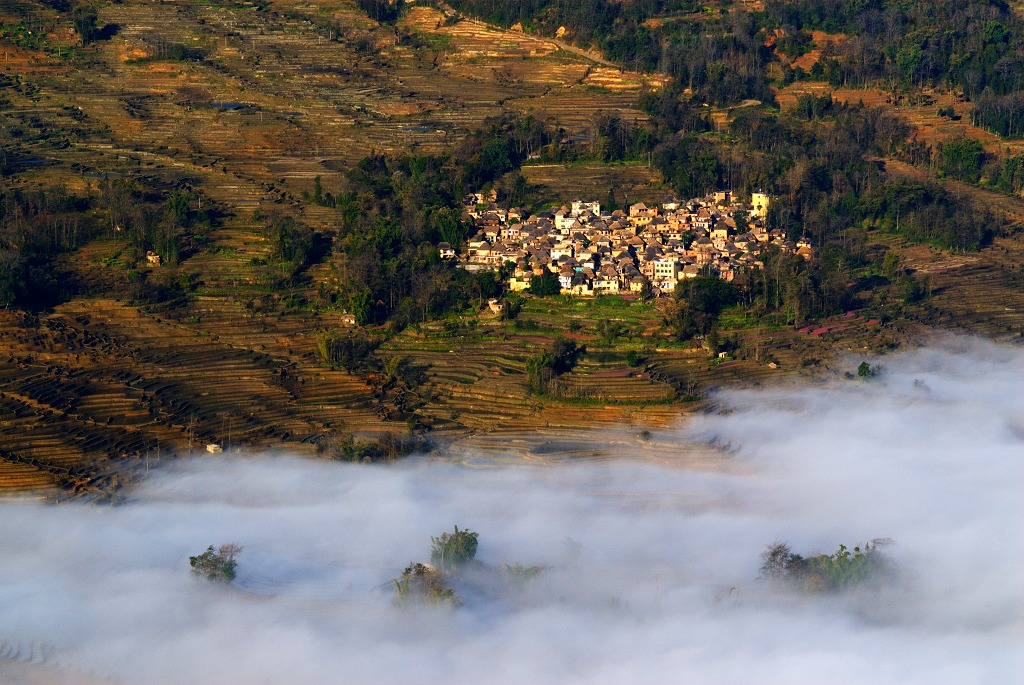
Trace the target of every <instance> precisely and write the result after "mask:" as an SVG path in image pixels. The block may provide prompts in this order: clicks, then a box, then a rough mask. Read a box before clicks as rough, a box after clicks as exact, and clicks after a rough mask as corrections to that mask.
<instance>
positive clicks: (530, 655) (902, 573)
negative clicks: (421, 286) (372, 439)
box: [0, 340, 1024, 685]
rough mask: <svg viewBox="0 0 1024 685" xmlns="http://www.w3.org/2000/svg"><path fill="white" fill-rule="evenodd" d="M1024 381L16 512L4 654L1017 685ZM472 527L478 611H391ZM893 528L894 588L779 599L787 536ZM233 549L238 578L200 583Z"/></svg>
mask: <svg viewBox="0 0 1024 685" xmlns="http://www.w3.org/2000/svg"><path fill="white" fill-rule="evenodd" d="M851 368H855V363H854V364H853V366H852V367H851ZM1020 388H1024V353H1022V352H1021V351H1019V350H1009V349H1004V348H999V347H996V346H993V345H989V344H985V343H980V342H976V341H970V340H951V341H950V342H948V343H947V344H945V345H943V346H940V347H936V348H932V349H927V350H923V351H918V352H915V353H911V354H906V355H901V356H897V357H893V358H891V359H890V360H888V361H887V364H886V368H885V370H884V372H883V373H882V374H881V375H880V376H879V377H877V378H874V379H871V380H870V381H860V380H857V381H847V382H835V383H827V384H821V385H815V386H806V387H799V388H787V389H777V390H772V391H761V392H734V393H726V394H723V395H722V396H721V398H720V399H721V401H722V402H723V404H724V405H725V406H727V407H728V408H729V409H730V411H729V412H728V413H725V414H720V415H713V416H706V417H701V418H699V419H696V420H692V421H690V422H689V423H687V424H686V425H685V426H684V427H682V428H680V429H679V430H678V431H677V432H674V433H671V434H666V435H662V436H659V439H663V440H664V439H669V440H678V441H680V443H683V442H693V441H703V440H708V439H709V438H712V437H713V438H715V442H716V444H719V445H721V444H724V445H728V446H729V449H727V450H721V449H719V450H717V452H716V453H717V454H718V455H719V458H720V460H721V464H722V468H721V469H720V470H715V471H695V470H691V469H686V468H682V467H680V466H675V465H672V464H653V463H648V462H647V461H645V460H644V459H643V452H644V450H643V448H642V445H641V444H640V443H638V445H637V447H636V450H635V453H632V454H631V453H624V454H623V455H622V458H620V459H616V460H612V461H608V462H589V463H575V464H574V463H566V464H563V465H559V466H555V467H535V466H522V467H508V466H507V465H503V466H501V467H496V468H480V467H475V468H470V467H466V466H462V465H459V464H452V463H446V462H441V461H433V460H426V459H413V460H411V461H409V462H406V463H403V464H401V465H398V466H389V467H369V466H353V465H343V464H332V463H324V462H316V461H309V460H301V459H297V458H291V457H287V456H283V455H273V456H249V457H245V458H222V457H220V456H218V457H216V458H209V459H204V460H196V461H191V462H180V463H177V464H175V465H173V466H170V467H168V468H164V469H161V471H160V472H159V473H156V474H155V475H153V477H151V478H150V479H149V480H147V481H146V482H145V484H144V485H143V486H142V487H141V488H140V489H139V490H138V492H137V493H136V495H135V496H134V498H133V500H132V501H131V502H130V503H129V504H127V505H124V506H120V507H113V508H110V507H96V506H80V505H64V506H44V505H40V504H26V503H4V504H2V505H0V513H2V516H0V530H2V535H3V541H4V543H3V546H2V548H0V567H2V568H3V569H4V574H3V575H4V579H3V581H2V582H0V640H3V641H4V642H5V643H7V644H8V645H17V649H14V650H9V651H11V653H12V654H14V655H15V658H16V659H22V660H36V661H44V662H47V663H48V664H49V667H50V668H52V669H53V670H54V672H59V673H61V674H63V675H62V677H65V678H67V679H68V682H75V679H76V678H77V679H80V680H81V681H82V682H85V681H88V682H113V683H143V684H150V683H152V684H154V685H164V684H167V685H176V684H178V683H182V684H184V683H211V684H214V683H216V684H219V683H223V684H225V685H234V684H243V683H244V684H253V683H268V684H269V683H274V684H289V683H296V684H297V683H332V682H338V683H341V682H359V683H434V682H441V681H446V682H451V683H480V682H488V683H594V682H601V683H638V682H652V683H678V682H699V683H723V684H726V683H728V684H730V685H731V684H735V683H753V682H756V683H787V684H791V683H810V682H822V681H825V680H826V679H827V681H828V682H831V683H929V684H935V683H957V684H967V683H1015V682H1021V681H1024V650H1022V647H1021V644H1022V643H1024V640H1022V638H1024V620H1022V607H1024V581H1022V580H1021V579H1022V578H1024V574H1021V572H1020V569H1021V567H1022V563H1024V537H1022V533H1021V525H1020V523H1021V521H1022V520H1024V517H1022V514H1024V506H1022V504H1021V496H1020V493H1021V491H1022V486H1024V463H1022V461H1024V398H1022V397H1021V395H1020ZM708 449H709V450H710V449H714V448H712V447H708ZM506 463H507V462H503V464H506ZM455 524H457V525H459V526H460V527H469V528H470V529H472V530H474V531H476V532H478V533H479V535H480V548H479V553H478V555H477V559H478V560H479V561H480V565H481V568H480V569H478V571H477V572H475V573H474V574H469V577H466V578H464V579H462V581H461V583H460V584H459V586H458V588H457V589H458V590H459V593H460V594H461V595H462V598H463V601H464V606H463V607H461V608H459V609H445V608H436V607H424V608H415V607H412V608H410V607H404V608H403V607H398V606H396V605H395V601H394V590H393V588H392V584H391V579H392V578H396V577H398V575H399V574H400V573H401V571H402V569H403V568H404V567H405V566H406V565H407V564H408V563H409V562H413V561H427V560H428V559H429V556H430V537H431V536H432V535H438V534H439V533H441V532H442V531H446V530H451V528H452V526H453V525H455ZM877 537H889V538H892V539H893V540H894V541H895V544H894V545H892V546H890V547H889V548H888V549H887V554H888V556H889V558H890V559H891V561H892V562H893V564H894V565H895V567H896V569H897V572H896V574H895V575H894V576H893V577H891V578H888V579H887V580H886V582H884V583H880V584H877V585H873V586H871V587H866V588H863V589H862V590H860V591H857V592H852V593H845V594H841V595H827V594H819V595H807V594H804V593H801V592H798V591H789V590H785V589H780V588H777V587H773V586H771V585H769V584H767V583H765V582H762V581H758V580H757V576H758V570H759V566H760V563H761V560H760V558H759V553H760V552H761V551H762V550H763V549H764V547H765V546H766V545H767V544H768V543H771V542H773V541H775V540H784V541H786V542H788V543H789V544H790V546H791V547H792V548H793V549H794V550H797V551H800V552H803V553H805V554H806V553H816V552H824V553H829V552H832V551H834V550H835V549H836V547H838V545H839V544H840V543H844V544H846V545H847V546H850V547H852V546H853V545H855V544H860V543H863V542H865V541H867V540H870V539H872V538H877ZM224 542H235V543H238V544H240V545H242V546H243V547H244V551H243V553H242V554H241V556H240V557H239V565H238V577H237V579H236V580H235V582H234V583H233V584H232V585H231V586H222V585H216V584H211V583H207V582H205V581H202V580H200V579H197V578H195V577H194V576H193V575H192V574H191V573H190V572H189V567H188V557H189V555H192V554H197V553H199V552H201V551H203V550H204V549H205V548H206V547H207V546H208V545H211V544H213V545H216V544H220V543H224ZM504 563H519V564H525V565H539V566H541V567H543V571H542V572H541V573H540V574H539V575H537V576H536V577H534V578H533V579H531V580H529V581H525V582H512V581H508V580H507V579H505V580H502V576H501V574H500V571H499V569H500V567H501V566H502V564H504Z"/></svg>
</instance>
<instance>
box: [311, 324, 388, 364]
mask: <svg viewBox="0 0 1024 685" xmlns="http://www.w3.org/2000/svg"><path fill="white" fill-rule="evenodd" d="M316 344H317V350H318V351H319V352H320V358H321V359H323V360H324V361H325V362H326V363H327V364H328V365H329V366H332V367H338V366H340V367H341V368H343V369H345V370H346V371H348V372H349V373H351V372H353V371H357V370H360V369H365V368H369V367H372V366H375V365H376V364H377V359H376V357H375V356H374V354H373V353H374V351H376V349H377V347H378V346H379V345H380V342H379V341H377V340H371V339H370V338H369V337H368V336H367V335H366V333H364V332H363V331H362V330H354V331H345V332H343V331H322V332H321V333H320V334H318V335H317V338H316Z"/></svg>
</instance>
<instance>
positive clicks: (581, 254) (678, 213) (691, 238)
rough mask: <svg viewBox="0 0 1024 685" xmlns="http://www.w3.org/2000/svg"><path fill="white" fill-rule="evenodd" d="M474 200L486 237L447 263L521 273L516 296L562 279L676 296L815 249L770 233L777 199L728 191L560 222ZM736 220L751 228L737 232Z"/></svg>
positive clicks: (572, 214) (593, 206) (576, 206)
mask: <svg viewBox="0 0 1024 685" xmlns="http://www.w3.org/2000/svg"><path fill="white" fill-rule="evenodd" d="M478 199H479V197H477V196H470V198H467V205H468V207H467V212H468V213H469V215H470V217H471V218H472V220H473V223H474V225H475V226H476V227H477V229H478V230H477V232H476V234H475V235H473V236H472V237H471V238H470V239H469V241H468V242H467V243H466V245H465V248H464V249H463V253H462V254H461V255H458V254H456V251H455V249H454V248H453V247H452V246H451V245H449V244H447V243H441V244H440V246H439V247H440V249H441V255H442V257H445V258H450V259H459V260H460V262H461V263H462V264H463V265H464V266H465V268H467V269H483V268H495V267H498V266H500V265H502V264H504V263H506V262H512V263H513V264H515V271H514V272H513V275H512V277H511V279H510V281H509V288H510V289H511V290H525V289H526V288H528V287H529V285H530V281H531V279H532V278H533V277H534V276H539V275H542V274H544V273H545V271H550V272H552V273H555V274H557V275H558V280H559V282H560V284H561V289H562V292H563V293H568V294H574V295H600V294H613V293H620V292H645V291H649V292H650V293H652V294H653V295H655V296H657V295H660V294H670V293H672V291H673V290H674V289H675V287H676V283H678V282H679V281H680V280H683V279H685V278H694V277H696V276H698V275H700V274H701V273H709V272H710V273H714V274H717V275H718V276H719V277H721V278H724V279H725V280H728V281H731V280H733V279H734V278H736V276H737V275H739V274H741V273H743V272H744V271H745V270H749V269H751V268H756V267H759V266H761V262H760V261H759V259H758V255H759V254H760V252H761V251H762V250H764V249H765V248H766V247H767V246H768V245H778V246H779V248H781V249H783V250H786V251H790V252H795V253H797V254H800V255H803V256H804V257H807V258H809V257H810V254H811V246H810V244H808V243H805V242H803V241H801V242H798V243H795V244H794V243H792V242H790V241H787V240H786V238H785V236H784V235H783V234H782V232H781V231H779V230H778V229H772V230H769V229H768V228H767V225H766V221H765V219H766V216H767V212H768V205H769V202H770V200H769V198H768V196H767V195H764V194H762V193H754V194H753V196H752V197H751V202H750V203H749V204H745V203H742V202H738V201H735V199H734V198H733V197H732V195H731V193H729V192H728V191H725V192H718V193H715V194H714V195H710V196H708V197H705V198H700V199H693V200H689V201H687V202H679V201H677V200H675V199H667V200H665V201H664V202H663V203H662V204H661V206H660V207H648V206H647V205H644V204H643V203H639V204H635V205H632V206H630V208H629V211H628V212H624V211H622V210H615V211H614V212H611V213H602V212H601V207H600V204H599V203H597V202H583V201H580V200H576V201H573V203H572V205H571V206H569V207H562V208H561V209H559V210H557V211H554V212H550V211H549V212H540V213H538V214H535V215H533V216H529V217H528V216H526V214H525V212H523V211H521V210H517V209H505V208H502V207H499V206H498V205H496V204H493V203H492V204H490V205H488V206H486V208H483V207H482V206H480V205H477V204H476V200H478ZM737 219H739V220H740V221H741V222H743V223H742V225H739V226H737Z"/></svg>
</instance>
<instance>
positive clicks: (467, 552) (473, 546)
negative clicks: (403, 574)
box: [430, 526, 479, 569]
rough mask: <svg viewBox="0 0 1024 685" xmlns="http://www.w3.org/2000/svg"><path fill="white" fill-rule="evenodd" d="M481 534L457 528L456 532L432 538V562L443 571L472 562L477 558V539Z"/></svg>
mask: <svg viewBox="0 0 1024 685" xmlns="http://www.w3.org/2000/svg"><path fill="white" fill-rule="evenodd" d="M478 537H479V534H477V533H473V532H470V531H469V529H468V528H467V529H465V530H459V527H458V526H455V530H454V532H451V533H441V536H440V537H436V538H435V537H431V538H430V543H431V550H430V561H431V563H433V564H436V565H437V566H439V567H440V568H442V569H449V568H457V567H459V566H462V565H463V564H466V563H467V562H470V561H472V560H473V558H474V557H476V550H477V546H478V545H479V543H478V540H477V538H478Z"/></svg>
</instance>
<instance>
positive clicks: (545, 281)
mask: <svg viewBox="0 0 1024 685" xmlns="http://www.w3.org/2000/svg"><path fill="white" fill-rule="evenodd" d="M560 292H562V284H561V283H560V282H559V280H558V276H557V275H556V274H554V273H552V272H551V271H548V270H546V269H545V271H544V273H543V274H541V275H540V276H534V277H532V278H531V279H530V294H531V295H536V296H537V297H547V296H548V295H557V294H558V293H560Z"/></svg>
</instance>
